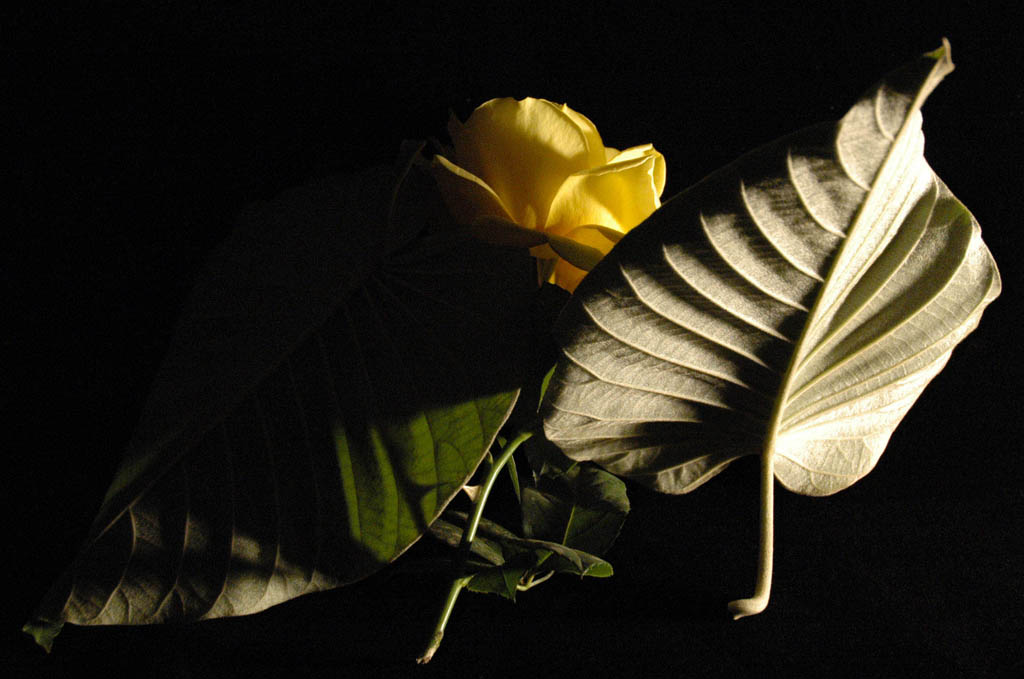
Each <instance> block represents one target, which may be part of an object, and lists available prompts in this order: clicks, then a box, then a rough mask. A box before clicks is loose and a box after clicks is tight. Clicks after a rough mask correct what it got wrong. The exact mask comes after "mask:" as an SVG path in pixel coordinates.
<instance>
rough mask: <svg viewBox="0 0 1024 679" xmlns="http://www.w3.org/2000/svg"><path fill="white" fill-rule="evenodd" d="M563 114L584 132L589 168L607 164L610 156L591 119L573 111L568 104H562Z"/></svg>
mask: <svg viewBox="0 0 1024 679" xmlns="http://www.w3.org/2000/svg"><path fill="white" fill-rule="evenodd" d="M562 113H564V114H565V115H567V116H569V118H570V119H572V121H573V122H574V123H576V126H577V127H579V128H580V131H581V132H583V137H584V138H585V139H586V140H587V156H588V158H587V165H588V167H598V166H599V165H604V164H605V163H607V162H608V156H607V153H606V151H605V148H604V142H603V141H601V134H600V133H599V132H598V131H597V126H596V125H594V123H592V122H591V121H590V118H588V117H586V116H585V115H583V114H582V113H580V112H579V111H574V110H572V109H571V108H569V106H568V104H562Z"/></svg>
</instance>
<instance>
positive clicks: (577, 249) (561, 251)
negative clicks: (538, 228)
mask: <svg viewBox="0 0 1024 679" xmlns="http://www.w3.org/2000/svg"><path fill="white" fill-rule="evenodd" d="M548 238H549V240H548V245H550V246H551V249H552V250H554V251H555V252H556V253H558V256H559V257H561V258H562V259H564V260H565V261H567V262H569V263H570V264H572V265H573V266H575V267H577V268H579V269H583V270H584V271H590V270H591V269H593V268H594V267H595V266H597V263H598V262H600V261H601V259H602V258H603V257H604V256H605V253H607V252H608V251H609V250H611V249H612V248H611V243H610V242H608V241H606V240H605V239H603V238H601V243H602V245H607V247H605V248H604V249H603V250H601V249H598V248H597V247H593V246H592V245H591V244H589V243H584V242H581V241H579V240H576V239H573V238H567V237H566V236H554V235H550V234H549V235H548ZM599 238H600V237H599Z"/></svg>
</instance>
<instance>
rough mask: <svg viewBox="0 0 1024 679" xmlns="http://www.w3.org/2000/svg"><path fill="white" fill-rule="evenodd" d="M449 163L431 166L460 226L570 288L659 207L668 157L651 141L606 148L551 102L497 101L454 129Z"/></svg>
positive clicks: (576, 117) (454, 123)
mask: <svg viewBox="0 0 1024 679" xmlns="http://www.w3.org/2000/svg"><path fill="white" fill-rule="evenodd" d="M448 132H449V134H450V135H451V139H452V144H453V148H452V151H451V153H450V154H449V155H450V157H445V156H444V155H437V156H435V157H434V161H433V164H432V170H433V174H434V176H435V178H436V179H437V182H438V185H439V187H440V190H441V193H442V195H443V196H444V200H445V203H446V204H447V205H448V208H449V210H451V213H452V215H453V216H454V218H455V220H456V221H457V222H459V223H460V224H463V225H465V226H467V227H470V229H471V231H473V232H474V233H475V234H476V235H477V236H479V237H481V238H484V239H485V240H489V241H491V242H495V243H499V244H504V245H520V246H524V247H531V253H532V254H533V255H534V256H535V257H537V258H538V274H539V277H540V280H541V281H545V280H546V281H548V282H552V283H555V284H556V285H559V286H561V287H563V288H565V289H566V290H569V291H570V292H571V291H572V290H574V289H575V288H576V285H577V284H578V283H579V282H580V280H582V278H583V277H584V276H585V275H586V272H587V271H589V270H590V269H591V268H593V266H594V265H595V264H596V263H597V262H598V261H599V260H600V259H601V257H603V256H604V255H605V254H607V253H608V251H609V250H611V249H612V247H613V246H614V245H615V243H617V242H618V241H619V239H620V238H622V236H623V235H624V234H625V233H626V232H627V231H629V230H630V229H632V228H633V227H635V226H636V225H637V224H639V223H640V222H642V221H643V220H645V219H646V218H647V217H648V216H649V215H650V214H651V213H652V212H654V211H655V210H657V209H658V207H660V206H661V194H662V191H664V189H665V159H664V157H663V156H662V155H661V153H659V152H658V151H656V150H655V149H654V147H653V146H652V145H651V144H644V145H642V146H634V147H632V148H628V149H626V150H625V151H618V150H616V149H613V148H609V147H606V146H605V145H604V143H603V142H602V141H601V135H600V134H598V132H597V128H596V127H595V126H594V123H592V122H590V120H589V119H588V118H586V117H585V116H583V115H582V114H580V113H577V112H576V111H573V110H572V109H571V108H569V107H568V106H566V105H564V104H563V105H558V104H554V103H552V102H550V101H547V100H546V99H533V98H527V99H523V100H521V101H517V100H515V99H510V98H505V99H492V100H490V101H488V102H486V103H484V104H482V105H481V106H479V107H478V108H477V109H476V110H475V111H473V113H472V115H470V117H469V119H468V120H467V121H466V122H464V123H463V122H459V120H458V119H456V118H455V117H454V116H453V117H452V118H451V120H450V121H449V123H448Z"/></svg>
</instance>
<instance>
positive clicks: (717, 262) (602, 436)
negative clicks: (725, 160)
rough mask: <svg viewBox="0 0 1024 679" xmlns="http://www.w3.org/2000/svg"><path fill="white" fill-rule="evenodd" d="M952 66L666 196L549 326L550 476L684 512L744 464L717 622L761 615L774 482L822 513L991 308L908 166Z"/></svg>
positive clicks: (990, 272)
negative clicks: (745, 484)
mask: <svg viewBox="0 0 1024 679" xmlns="http://www.w3.org/2000/svg"><path fill="white" fill-rule="evenodd" d="M952 66H953V64H952V61H951V60H950V56H949V46H948V44H945V45H944V47H943V48H942V49H939V50H936V51H935V52H932V53H929V54H926V55H924V56H923V57H922V58H921V59H919V60H917V61H916V62H914V63H912V64H909V65H908V66H906V67H904V68H903V69H900V70H898V71H896V72H894V73H892V74H890V75H889V76H888V77H886V78H885V79H884V80H883V81H882V82H881V83H879V85H878V86H876V87H875V88H874V89H872V90H871V91H870V92H868V94H867V95H866V96H864V97H863V98H861V99H860V100H859V101H858V102H857V103H856V105H855V106H854V107H853V108H852V109H851V110H850V111H849V113H847V114H846V116H845V117H844V118H843V119H842V120H840V121H839V122H838V123H835V124H827V125H819V126H816V127H813V128H810V129H807V130H804V131H802V132H799V133H797V134H795V135H792V136H790V137H786V138H784V139H781V140H779V141H777V142H775V143H773V144H770V145H768V146H766V147H763V148H761V149H758V150H756V151H754V152H752V153H750V154H748V155H747V156H744V157H743V158H741V159H740V160H738V161H737V162H736V163H734V164H732V165H730V166H728V167H726V168H724V169H722V170H720V171H719V172H716V173H715V174H713V175H711V176H710V177H708V178H707V179H705V180H704V181H702V182H701V183H699V184H698V185H696V186H694V187H692V188H691V189H688V190H687V191H685V192H684V193H683V194H681V195H680V196H677V197H676V198H673V199H672V200H671V201H669V202H667V203H666V204H665V205H664V206H663V207H662V208H661V209H660V210H658V211H657V212H656V213H654V214H653V215H652V216H651V217H650V219H648V220H647V221H646V222H645V223H644V224H642V225H640V226H639V227H638V228H637V229H635V230H634V231H633V232H631V233H630V234H629V235H627V236H626V237H625V238H624V239H623V240H622V241H621V242H620V243H619V244H618V245H617V246H616V248H615V249H614V250H613V251H612V252H611V254H610V255H609V256H608V257H607V258H605V259H604V260H603V261H602V262H601V263H600V264H599V265H598V267H597V268H595V269H594V271H592V272H591V274H590V275H589V276H587V278H586V279H585V280H584V281H583V283H582V284H581V285H580V286H579V288H578V289H577V291H576V294H575V296H574V299H573V301H572V302H571V303H570V305H569V307H567V310H566V313H565V314H563V316H562V318H561V320H560V324H559V328H558V332H559V334H560V340H561V344H562V348H563V357H562V359H561V361H560V363H559V366H558V369H557V371H556V374H555V375H554V377H553V378H552V381H551V385H550V388H549V390H548V392H547V413H546V422H545V431H546V433H547V435H548V437H549V438H550V439H551V440H552V441H554V442H555V443H557V444H558V445H559V446H560V447H561V448H562V450H563V451H564V452H565V453H566V454H567V455H568V456H569V457H572V458H573V459H577V460H591V461H594V462H597V463H599V464H601V465H603V466H604V467H605V468H606V469H608V470H610V471H612V472H614V473H616V474H622V475H625V476H629V477H631V478H633V479H636V480H637V481H640V482H643V483H646V484H648V485H650V486H652V487H654V488H656V489H658V490H661V491H664V492H670V493H685V492H688V491H690V490H692V489H694V488H696V487H697V486H699V485H700V484H702V483H704V482H705V481H707V480H708V479H710V478H711V477H712V476H714V475H715V474H717V473H718V472H720V471H721V470H722V469H724V468H725V466H726V465H728V464H729V463H730V462H731V461H732V460H735V459H736V458H738V457H740V456H743V455H752V454H760V455H761V459H762V469H763V474H762V491H761V492H762V495H761V498H762V539H761V549H760V555H761V556H760V559H761V564H760V571H759V579H758V586H757V592H756V595H755V597H754V598H753V599H748V600H742V601H738V602H734V604H735V605H734V607H733V608H734V612H735V613H736V614H737V615H746V614H750V613H756V612H758V611H760V610H761V609H763V608H764V605H766V604H767V600H768V589H769V583H770V577H771V555H772V531H771V517H772V489H773V479H774V478H778V480H779V481H780V482H781V483H782V484H783V485H784V486H785V487H787V488H789V489H790V490H793V491H795V492H799V493H803V494H807V495H828V494H831V493H835V492H837V491H839V490H842V489H844V488H846V487H848V486H849V485H850V484H852V483H854V482H856V481H857V480H858V479H860V478H862V477H863V476H864V475H865V474H867V473H868V472H869V471H870V470H871V469H872V468H873V467H874V466H875V463H876V462H877V461H878V459H879V456H881V454H882V452H883V450H884V448H885V446H886V443H887V442H888V440H889V437H890V435H891V434H892V432H893V430H894V429H895V427H896V426H897V424H898V423H899V421H900V420H901V419H902V418H903V416H904V415H905V414H906V412H907V410H908V409H909V408H910V407H911V405H913V403H914V401H915V400H916V399H917V397H918V395H919V394H920V393H921V391H922V390H923V389H924V388H925V386H926V385H927V383H928V382H929V380H931V378H932V377H934V376H935V375H936V374H937V373H938V372H939V370H941V369H942V367H943V366H944V365H945V364H946V361H947V360H948V359H949V356H950V353H951V352H952V350H953V348H954V347H955V346H956V345H957V343H958V342H960V341H961V340H962V339H963V338H964V337H965V336H966V335H967V334H968V333H969V332H971V330H973V329H974V328H975V326H976V325H977V323H978V321H979V319H980V317H981V314H982V311H983V310H984V308H985V306H986V305H987V304H988V303H989V302H991V301H992V300H993V299H995V298H996V297H997V296H998V294H999V291H1000V278H999V273H998V271H997V270H996V266H995V263H994V261H993V259H992V256H991V254H990V253H989V251H988V249H987V248H986V246H985V244H984V243H983V242H982V240H981V231H980V228H979V226H978V223H977V222H976V221H975V220H974V218H973V216H972V215H971V214H970V212H968V210H967V209H966V208H965V207H964V206H963V205H962V204H961V203H960V202H959V201H958V200H957V199H956V198H955V197H954V196H953V194H952V193H951V192H950V191H949V189H948V188H947V187H946V186H945V184H943V182H942V181H941V180H940V179H939V178H938V177H937V176H936V175H935V173H934V172H933V171H932V169H931V168H930V167H929V166H928V164H927V163H926V162H925V160H924V155H923V151H924V137H923V135H922V133H921V114H920V112H919V109H920V106H921V104H922V103H923V101H924V99H925V98H926V97H927V96H928V94H929V93H930V92H931V91H932V90H933V89H934V88H935V86H936V85H937V84H938V83H939V81H940V80H941V79H942V78H943V76H944V75H946V74H947V73H948V72H949V71H950V70H952ZM971 160H972V161H973V160H975V159H971Z"/></svg>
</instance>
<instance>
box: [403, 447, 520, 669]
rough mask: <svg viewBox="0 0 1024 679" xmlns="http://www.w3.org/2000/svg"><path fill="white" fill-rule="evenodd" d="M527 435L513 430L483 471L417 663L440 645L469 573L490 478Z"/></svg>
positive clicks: (489, 489)
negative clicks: (512, 435)
mask: <svg viewBox="0 0 1024 679" xmlns="http://www.w3.org/2000/svg"><path fill="white" fill-rule="evenodd" d="M531 436H533V431H532V430H528V431H523V432H520V433H519V434H517V435H516V437H515V438H513V439H512V440H511V441H509V442H508V444H506V445H505V447H504V448H503V449H502V451H501V455H499V456H498V458H497V459H496V460H495V461H494V463H493V464H492V465H491V468H490V469H489V470H488V472H487V477H486V478H485V479H484V482H483V484H482V485H481V487H480V492H479V493H478V494H477V496H476V501H475V502H474V503H473V514H472V515H471V516H470V518H469V522H468V523H467V524H466V528H465V530H464V531H463V532H462V540H460V541H459V553H458V556H456V559H455V572H456V574H457V575H456V576H455V578H454V579H453V580H452V584H451V586H450V587H449V589H448V596H446V597H445V601H444V605H443V606H442V607H441V613H440V614H439V615H438V617H437V623H436V624H435V625H434V633H433V634H432V635H431V637H430V642H429V643H428V644H427V648H426V650H424V651H423V653H422V654H421V655H420V657H418V658H417V659H416V662H417V663H419V664H421V665H424V664H426V663H428V662H430V659H431V658H433V657H434V653H436V652H437V649H438V648H439V647H440V646H441V640H442V639H443V638H444V630H445V627H446V626H447V625H448V620H449V619H450V618H451V615H452V611H453V610H455V602H456V601H457V600H458V598H459V594H461V593H462V589H463V588H464V587H465V586H466V585H467V584H469V581H470V580H471V579H472V576H470V575H466V574H465V570H466V561H467V560H468V559H469V555H470V553H471V550H472V547H473V539H474V538H475V537H476V531H477V528H478V527H479V526H480V519H481V518H483V515H484V506H485V505H486V504H487V497H488V496H489V495H490V494H491V488H493V487H494V482H495V481H497V479H498V475H499V474H500V473H501V470H502V469H503V468H504V467H505V465H506V464H508V462H509V460H511V459H512V454H513V453H515V452H516V449H517V448H519V446H520V445H521V444H522V443H523V442H524V441H526V440H527V439H529V438H530V437H531Z"/></svg>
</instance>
